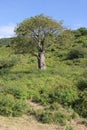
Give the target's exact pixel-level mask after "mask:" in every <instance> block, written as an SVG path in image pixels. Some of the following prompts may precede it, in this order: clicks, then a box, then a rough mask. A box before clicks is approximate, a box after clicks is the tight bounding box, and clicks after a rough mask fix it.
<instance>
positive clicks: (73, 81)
mask: <svg viewBox="0 0 87 130" xmlns="http://www.w3.org/2000/svg"><path fill="white" fill-rule="evenodd" d="M66 52H67V50H66ZM66 52H65V53H66ZM56 53H57V52H56ZM56 53H55V52H48V53H47V55H46V58H47V59H46V62H47V70H46V71H41V70H38V69H37V59H36V58H35V57H32V56H31V55H30V54H14V52H13V51H12V49H11V48H10V47H9V48H7V47H6V46H5V45H3V46H1V47H0V61H2V60H3V62H4V61H5V62H6V61H7V59H8V62H15V63H14V64H13V65H12V66H10V67H8V66H7V67H6V68H2V69H0V88H1V89H2V90H3V91H4V89H5V90H6V89H7V90H9V92H7V94H9V93H10V92H11V93H10V94H11V95H13V96H14V98H16V97H17V96H21V98H22V99H23V100H25V98H26V100H27V99H32V100H33V101H34V102H36V103H40V104H41V105H43V106H47V107H48V106H49V105H51V106H50V107H49V111H45V112H43V111H42V113H41V114H40V115H39V116H40V119H41V120H42V121H43V122H46V120H47V122H52V121H53V119H54V118H55V120H56V121H57V120H58V118H59V116H60V120H58V121H59V123H62V124H66V120H67V119H65V118H66V117H65V116H64V115H61V114H57V116H58V118H57V117H56V115H55V117H54V116H53V115H52V118H53V119H52V120H50V119H49V118H48V116H47V115H46V113H47V114H48V115H49V114H50V112H51V114H52V113H53V111H54V112H55V111H57V113H58V112H59V113H61V109H59V108H60V105H62V107H64V109H65V110H66V108H67V107H72V104H73V102H74V101H75V100H78V95H79V90H78V88H77V83H78V81H79V79H81V77H82V78H85V77H86V70H87V68H86V64H87V59H86V58H79V59H78V60H64V59H63V58H60V57H59V56H57V55H56ZM61 53H62V52H61ZM64 57H65V56H64ZM5 64H7V63H5ZM83 66H85V68H84V67H83ZM8 88H9V89H8ZM10 88H14V89H15V90H14V92H15V94H16V95H15V94H14V93H13V90H12V89H10ZM20 88H21V89H23V91H22V90H21V89H20ZM26 88H27V90H25V89H26ZM2 90H0V91H2ZM25 91H26V92H25ZM18 92H19V93H20V92H22V93H23V94H24V95H22V94H19V93H18ZM56 92H57V93H56ZM17 94H18V95H17ZM22 96H25V97H22ZM52 104H53V105H52ZM16 113H17V111H16ZM64 114H65V113H64ZM50 116H51V115H50ZM73 117H74V115H72V118H73ZM68 129H70V128H68Z"/></svg>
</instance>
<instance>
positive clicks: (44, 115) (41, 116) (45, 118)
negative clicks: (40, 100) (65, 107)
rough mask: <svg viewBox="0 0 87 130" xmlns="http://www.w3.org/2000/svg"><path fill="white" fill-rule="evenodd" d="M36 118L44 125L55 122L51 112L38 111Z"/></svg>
mask: <svg viewBox="0 0 87 130" xmlns="http://www.w3.org/2000/svg"><path fill="white" fill-rule="evenodd" d="M36 118H37V119H38V121H41V122H42V123H52V122H53V115H52V113H51V112H50V111H47V110H46V111H38V112H37V114H36Z"/></svg>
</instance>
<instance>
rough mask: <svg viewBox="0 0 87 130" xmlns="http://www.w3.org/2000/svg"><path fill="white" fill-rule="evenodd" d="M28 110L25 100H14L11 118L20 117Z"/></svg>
mask: <svg viewBox="0 0 87 130" xmlns="http://www.w3.org/2000/svg"><path fill="white" fill-rule="evenodd" d="M27 110H28V104H27V102H26V101H25V100H21V99H20V100H19V99H16V100H15V104H14V108H13V116H22V115H23V114H25V113H26V112H27Z"/></svg>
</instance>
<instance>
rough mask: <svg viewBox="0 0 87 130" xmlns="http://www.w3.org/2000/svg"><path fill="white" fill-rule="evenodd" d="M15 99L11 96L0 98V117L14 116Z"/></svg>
mask: <svg viewBox="0 0 87 130" xmlns="http://www.w3.org/2000/svg"><path fill="white" fill-rule="evenodd" d="M14 103H15V100H14V97H13V96H12V95H10V94H7V95H5V96H4V95H1V96H0V115H5V116H12V114H13V107H14Z"/></svg>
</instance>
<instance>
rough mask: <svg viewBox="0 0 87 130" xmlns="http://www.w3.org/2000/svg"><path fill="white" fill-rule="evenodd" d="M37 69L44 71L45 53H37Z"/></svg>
mask: <svg viewBox="0 0 87 130" xmlns="http://www.w3.org/2000/svg"><path fill="white" fill-rule="evenodd" d="M38 68H39V69H41V70H45V69H46V62H45V52H44V51H43V52H39V53H38Z"/></svg>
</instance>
